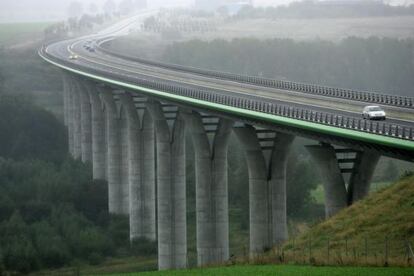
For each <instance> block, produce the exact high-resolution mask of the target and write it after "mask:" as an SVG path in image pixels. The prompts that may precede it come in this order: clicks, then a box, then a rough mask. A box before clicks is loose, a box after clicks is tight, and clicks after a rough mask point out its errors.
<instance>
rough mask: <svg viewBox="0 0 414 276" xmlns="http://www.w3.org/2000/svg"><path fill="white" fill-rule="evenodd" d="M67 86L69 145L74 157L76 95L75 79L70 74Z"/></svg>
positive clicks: (70, 152)
mask: <svg viewBox="0 0 414 276" xmlns="http://www.w3.org/2000/svg"><path fill="white" fill-rule="evenodd" d="M66 83H67V86H66V87H65V89H66V92H65V94H66V101H67V104H66V109H67V110H66V125H67V127H68V147H69V154H70V155H71V156H72V157H74V156H75V142H74V141H75V140H74V135H75V131H74V130H75V128H74V124H75V118H74V116H75V111H74V110H75V96H74V88H73V86H74V85H73V79H72V77H70V76H67V81H66Z"/></svg>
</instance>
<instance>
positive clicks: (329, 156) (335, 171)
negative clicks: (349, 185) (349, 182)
mask: <svg viewBox="0 0 414 276" xmlns="http://www.w3.org/2000/svg"><path fill="white" fill-rule="evenodd" d="M306 148H307V149H308V151H309V152H310V154H311V156H312V158H313V159H314V161H315V163H316V166H317V168H318V170H319V174H320V176H321V178H322V183H323V190H324V195H325V216H326V217H327V218H328V217H331V216H333V215H335V214H336V213H337V212H339V211H340V210H342V209H343V208H345V207H346V206H347V205H348V203H347V192H346V187H345V182H344V179H343V177H342V174H341V169H340V168H339V165H338V162H337V159H336V152H335V149H334V148H333V147H332V146H331V145H327V144H323V145H316V146H307V147H306Z"/></svg>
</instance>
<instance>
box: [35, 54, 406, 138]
mask: <svg viewBox="0 0 414 276" xmlns="http://www.w3.org/2000/svg"><path fill="white" fill-rule="evenodd" d="M42 54H43V55H44V56H46V57H48V58H49V59H50V60H52V61H54V62H56V63H59V64H62V65H65V66H67V67H70V68H74V69H79V70H81V71H84V72H87V73H91V74H97V75H99V76H105V77H108V78H112V79H113V75H112V73H111V72H106V71H103V70H97V69H95V68H90V67H85V66H79V65H77V64H74V63H71V62H69V61H67V60H61V59H58V58H55V57H54V56H52V55H50V54H48V53H45V52H42ZM138 76H139V75H135V77H138ZM122 80H123V81H127V82H129V83H131V84H136V85H139V86H142V87H146V88H149V89H154V90H158V91H163V92H168V93H171V94H174V95H179V96H184V97H190V98H194V99H198V100H202V101H208V102H211V103H216V104H221V105H226V106H231V107H236V108H241V109H246V110H251V111H257V112H262V113H268V114H272V115H277V116H283V117H287V118H291V119H296V120H301V121H307V122H312V123H317V124H322V125H328V126H332V127H338V128H343V129H349V130H354V131H360V132H365V133H371V134H376V135H382V136H387V137H393V138H399V139H403V140H409V141H414V129H413V128H412V127H405V126H401V125H396V124H390V123H387V122H386V121H385V122H379V121H369V120H365V119H362V118H354V117H347V116H341V115H337V114H333V113H328V112H319V111H314V110H311V109H306V108H298V107H291V106H288V105H283V104H275V103H269V102H266V101H265V100H260V99H250V98H243V96H242V95H240V96H232V95H225V94H222V93H220V91H219V90H213V89H202V90H201V89H191V88H188V87H183V86H180V85H178V84H172V83H171V82H167V81H163V80H158V79H157V80H149V79H148V77H145V76H144V75H143V78H142V79H138V80H137V79H136V78H132V77H128V76H125V75H124V76H122Z"/></svg>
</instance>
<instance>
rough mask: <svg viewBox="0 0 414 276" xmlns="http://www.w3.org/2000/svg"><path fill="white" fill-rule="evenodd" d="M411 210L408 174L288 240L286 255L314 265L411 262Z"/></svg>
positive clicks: (413, 182) (412, 187)
mask: <svg viewBox="0 0 414 276" xmlns="http://www.w3.org/2000/svg"><path fill="white" fill-rule="evenodd" d="M413 210H414V176H413V175H412V174H411V175H409V174H407V176H405V177H403V178H402V179H401V180H400V181H399V182H397V183H395V184H394V185H392V186H390V187H388V188H384V189H382V190H380V191H378V192H376V193H372V194H371V195H370V196H368V197H367V198H366V199H364V200H362V201H360V202H358V203H356V204H354V205H352V206H351V207H349V208H347V209H345V210H343V211H341V212H339V213H338V214H337V215H335V216H334V217H332V218H330V219H328V220H326V221H324V222H322V223H319V224H317V225H315V226H314V227H311V228H310V229H309V231H307V232H306V233H304V234H302V235H300V236H299V237H296V238H295V239H292V240H290V241H289V242H288V243H287V244H285V246H284V249H285V253H286V254H287V256H290V258H291V257H292V255H296V257H297V258H299V259H301V258H302V259H303V260H308V261H310V262H316V263H318V262H323V263H326V262H329V261H331V262H334V263H343V262H347V261H348V262H352V263H354V262H356V263H368V264H381V263H382V262H383V263H384V264H388V263H389V262H390V261H393V262H394V263H395V264H403V263H404V262H406V261H407V262H411V261H412V258H413V257H414V256H413V253H412V245H413V241H414V212H413ZM410 251H411V252H410ZM346 257H348V260H345V259H346ZM318 258H319V260H318ZM329 258H331V260H329ZM349 258H351V259H352V260H350V259H349ZM388 258H390V259H388Z"/></svg>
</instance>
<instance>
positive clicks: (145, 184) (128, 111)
mask: <svg viewBox="0 0 414 276" xmlns="http://www.w3.org/2000/svg"><path fill="white" fill-rule="evenodd" d="M120 98H121V103H122V107H123V108H122V110H123V112H124V114H125V117H126V120H127V136H128V153H129V154H128V162H129V164H128V168H129V171H128V175H129V209H130V215H129V225H130V240H131V241H133V240H134V239H137V238H142V237H144V238H147V239H149V240H152V241H155V240H156V232H155V231H156V221H155V219H156V215H155V209H156V208H155V201H156V199H155V185H156V183H155V145H154V140H155V135H154V134H155V133H154V125H153V121H152V118H151V116H150V114H149V113H148V111H147V110H145V111H144V113H143V118H142V123H141V120H140V118H139V114H138V112H137V110H136V107H135V104H134V101H133V98H132V96H131V95H130V94H128V93H125V94H122V95H120Z"/></svg>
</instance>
